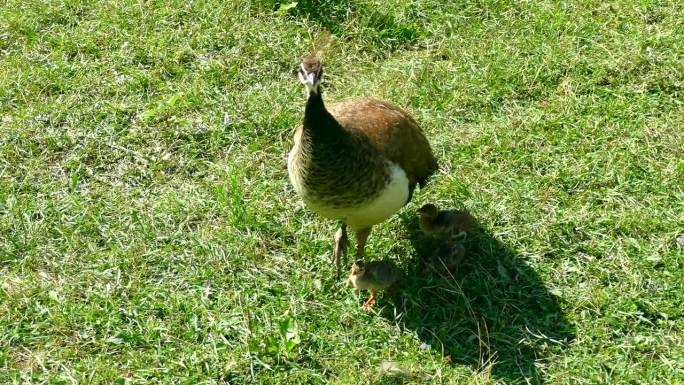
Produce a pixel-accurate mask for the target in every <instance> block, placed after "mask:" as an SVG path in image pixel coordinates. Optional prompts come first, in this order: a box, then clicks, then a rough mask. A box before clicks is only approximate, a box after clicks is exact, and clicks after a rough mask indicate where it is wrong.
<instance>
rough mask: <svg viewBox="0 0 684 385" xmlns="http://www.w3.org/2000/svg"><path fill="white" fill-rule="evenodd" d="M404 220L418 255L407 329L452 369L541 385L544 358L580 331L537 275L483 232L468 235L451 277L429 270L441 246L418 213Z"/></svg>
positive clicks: (406, 297)
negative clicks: (439, 353)
mask: <svg viewBox="0 0 684 385" xmlns="http://www.w3.org/2000/svg"><path fill="white" fill-rule="evenodd" d="M402 221H403V222H404V224H405V226H406V228H407V230H408V233H409V234H410V237H411V238H410V239H411V243H412V244H413V247H414V249H415V255H414V258H413V260H412V261H411V262H410V263H409V265H408V267H407V273H408V274H407V278H406V281H405V282H403V283H402V296H401V299H400V300H399V302H398V304H397V305H398V306H399V309H398V310H399V311H401V312H402V313H403V319H402V320H401V321H402V324H403V325H404V327H406V328H409V329H412V330H415V331H416V332H417V333H418V335H419V337H420V338H421V341H424V342H426V343H427V344H429V345H431V347H432V349H436V350H442V352H443V355H444V356H445V358H446V359H450V360H451V362H453V363H460V364H467V365H470V366H473V367H474V369H475V370H478V371H486V370H491V372H490V373H491V375H492V376H493V377H494V378H495V379H502V380H504V381H505V382H506V383H517V382H525V381H526V382H528V383H533V384H534V383H542V382H543V378H542V377H541V373H540V371H539V369H540V367H543V366H544V365H545V361H544V357H545V356H546V355H547V354H548V353H550V352H552V351H554V350H558V349H562V348H563V347H564V346H565V344H566V343H567V342H568V341H570V340H572V339H573V338H574V327H573V326H572V325H571V324H570V323H569V322H568V321H567V319H566V318H565V316H564V315H563V313H562V311H561V309H560V306H559V304H558V300H557V298H556V297H555V296H554V295H553V294H551V293H550V292H549V291H548V290H547V289H546V287H545V286H544V283H543V282H542V281H541V279H540V278H539V276H538V275H537V273H536V272H535V271H534V270H533V269H532V268H530V267H529V266H527V264H525V263H524V262H523V261H522V260H520V258H518V257H517V256H516V255H515V253H514V252H513V251H512V250H510V249H509V248H508V247H506V246H505V245H504V244H502V243H501V242H500V241H498V240H497V239H496V238H494V237H493V236H492V235H491V234H489V233H487V232H486V231H484V230H479V231H473V232H472V233H470V234H469V235H468V238H467V239H466V240H465V241H464V246H465V249H466V255H465V257H464V258H463V260H462V262H461V264H460V265H459V267H457V268H456V269H454V271H453V272H452V273H451V275H450V274H449V273H448V272H446V271H444V270H442V271H441V272H438V271H436V270H434V269H432V268H429V267H427V268H426V266H425V263H424V262H423V261H425V260H426V258H427V257H428V256H430V255H431V254H432V252H433V247H434V245H433V244H431V242H430V241H428V240H426V239H425V238H424V237H423V236H422V233H421V232H420V230H419V228H418V223H417V218H416V216H415V215H414V214H412V213H411V214H404V215H403V216H402ZM389 313H390V311H387V314H384V315H385V316H386V317H389V318H393V317H394V315H393V314H389ZM447 357H448V358H447Z"/></svg>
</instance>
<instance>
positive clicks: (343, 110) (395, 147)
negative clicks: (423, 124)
mask: <svg viewBox="0 0 684 385" xmlns="http://www.w3.org/2000/svg"><path fill="white" fill-rule="evenodd" d="M327 109H328V111H329V112H330V113H331V114H332V115H333V116H334V117H335V119H337V121H338V122H339V123H340V124H341V125H342V127H344V128H345V129H347V130H356V131H361V132H363V133H364V134H365V135H366V136H367V137H368V139H369V140H370V142H371V143H372V144H373V145H374V146H375V148H377V149H378V151H379V152H380V153H381V154H382V155H383V156H384V157H386V158H387V159H389V160H390V161H392V162H394V163H397V164H399V166H400V167H401V168H402V169H404V171H405V172H406V175H407V176H408V178H409V181H410V182H411V184H412V185H415V184H416V183H418V184H420V186H421V187H423V186H424V185H425V183H426V182H427V179H428V178H429V177H430V176H431V175H432V174H433V173H434V172H435V171H437V160H436V159H435V157H434V155H433V153H432V149H431V148H430V144H429V143H428V141H427V138H425V135H424V134H423V131H422V130H421V129H420V127H419V126H418V123H416V121H415V120H414V119H413V118H412V117H411V116H410V115H409V114H408V113H406V112H405V111H404V110H402V109H401V108H399V107H397V106H395V105H394V104H391V103H388V102H383V101H379V100H374V99H365V100H358V101H349V102H338V103H331V104H330V105H328V106H327Z"/></svg>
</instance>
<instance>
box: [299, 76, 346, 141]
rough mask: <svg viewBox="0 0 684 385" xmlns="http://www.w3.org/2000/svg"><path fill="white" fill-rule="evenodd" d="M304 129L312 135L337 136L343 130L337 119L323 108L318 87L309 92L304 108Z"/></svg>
mask: <svg viewBox="0 0 684 385" xmlns="http://www.w3.org/2000/svg"><path fill="white" fill-rule="evenodd" d="M304 131H305V132H306V133H307V134H309V135H312V136H321V137H327V138H333V137H337V136H338V135H339V134H340V133H342V132H343V130H342V128H341V127H340V125H339V123H337V120H335V118H333V116H332V115H330V113H329V112H328V110H326V109H325V104H324V103H323V96H322V95H321V90H320V88H319V89H318V92H313V91H312V92H309V98H308V99H307V101H306V109H305V110H304Z"/></svg>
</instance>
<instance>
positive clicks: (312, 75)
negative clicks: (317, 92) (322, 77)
mask: <svg viewBox="0 0 684 385" xmlns="http://www.w3.org/2000/svg"><path fill="white" fill-rule="evenodd" d="M306 80H307V82H310V83H311V85H314V84H316V81H317V80H318V74H317V73H315V72H307V73H306Z"/></svg>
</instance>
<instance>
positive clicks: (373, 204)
mask: <svg viewBox="0 0 684 385" xmlns="http://www.w3.org/2000/svg"><path fill="white" fill-rule="evenodd" d="M387 168H388V170H387V171H388V173H389V176H390V181H389V183H388V184H387V185H386V186H385V188H384V189H383V190H382V191H381V192H380V194H378V195H377V196H375V197H374V198H373V199H372V200H370V201H368V202H365V203H362V204H360V205H358V206H355V207H344V208H331V207H326V206H324V205H322V204H320V203H317V202H315V201H312V200H309V199H307V194H306V193H305V192H303V191H300V189H301V187H302V186H301V184H300V183H298V181H295V180H293V181H292V182H293V183H292V184H293V185H295V190H297V192H298V193H299V194H300V195H301V196H302V198H303V199H304V202H305V203H306V205H307V206H308V207H309V208H310V209H311V210H313V211H314V212H315V213H317V214H319V215H321V216H323V217H326V218H330V219H336V220H342V221H344V222H345V223H347V225H348V226H349V227H351V228H353V229H363V228H367V227H370V226H373V225H376V224H378V223H381V222H383V221H385V220H387V218H389V217H391V216H392V215H394V213H396V212H397V211H399V210H400V209H401V208H402V207H403V206H404V204H406V201H407V200H408V197H409V181H408V178H407V177H406V173H405V172H404V170H403V169H402V168H401V167H399V166H398V165H396V164H393V163H388V165H387ZM290 178H291V179H296V177H294V178H293V175H292V173H290Z"/></svg>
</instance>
